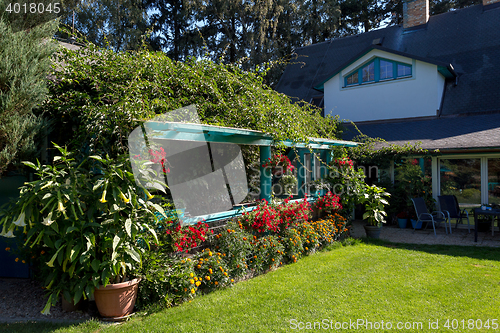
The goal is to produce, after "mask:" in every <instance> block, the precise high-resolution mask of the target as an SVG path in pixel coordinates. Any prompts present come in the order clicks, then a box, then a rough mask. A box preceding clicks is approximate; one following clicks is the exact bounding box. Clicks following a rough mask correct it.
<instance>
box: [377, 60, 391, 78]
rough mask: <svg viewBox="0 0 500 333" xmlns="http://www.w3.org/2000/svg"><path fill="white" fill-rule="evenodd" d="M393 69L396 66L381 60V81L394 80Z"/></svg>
mask: <svg viewBox="0 0 500 333" xmlns="http://www.w3.org/2000/svg"><path fill="white" fill-rule="evenodd" d="M393 67H394V64H393V63H392V62H390V61H386V60H380V79H381V80H386V79H392V78H393V76H394V75H393V74H392V73H393V70H392V69H393Z"/></svg>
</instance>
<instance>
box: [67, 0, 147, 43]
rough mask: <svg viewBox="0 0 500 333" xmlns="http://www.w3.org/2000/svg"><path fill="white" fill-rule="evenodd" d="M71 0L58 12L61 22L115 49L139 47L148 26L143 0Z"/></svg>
mask: <svg viewBox="0 0 500 333" xmlns="http://www.w3.org/2000/svg"><path fill="white" fill-rule="evenodd" d="M70 1H71V2H69V3H68V4H67V5H65V7H64V11H63V12H62V13H61V15H62V16H61V22H62V23H63V24H65V25H67V26H68V27H71V28H73V26H74V28H75V30H76V31H78V32H79V33H80V34H83V35H84V36H85V38H86V39H87V40H88V41H90V42H92V43H94V44H96V45H98V46H101V47H110V48H112V49H114V50H117V51H123V50H131V49H138V48H139V47H140V45H141V37H142V36H143V35H144V34H145V33H146V30H147V28H148V17H147V13H146V2H145V1H143V0H86V1H74V0H70ZM73 18H74V19H73Z"/></svg>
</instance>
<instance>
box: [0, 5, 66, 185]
mask: <svg viewBox="0 0 500 333" xmlns="http://www.w3.org/2000/svg"><path fill="white" fill-rule="evenodd" d="M7 5H8V3H6V2H4V1H0V9H1V10H3V12H5V9H6V6H7ZM9 14H11V15H10V16H9V15H6V16H2V17H0V59H1V61H0V176H1V175H2V174H5V172H6V171H7V169H8V168H9V166H12V164H13V163H14V162H15V161H16V160H19V159H20V158H27V157H32V156H33V155H34V152H36V144H35V141H34V139H35V137H36V135H37V134H38V133H39V131H40V129H41V128H42V127H43V125H44V120H43V119H42V118H41V117H39V116H36V115H34V114H33V108H34V107H35V106H36V105H37V104H40V103H42V102H43V101H44V99H45V97H46V95H47V87H46V81H47V76H48V74H49V72H50V69H51V61H50V57H51V55H52V54H53V53H54V51H55V50H56V47H57V44H56V43H55V42H54V41H52V40H51V38H50V37H51V36H52V35H53V34H54V32H55V29H56V28H57V24H58V23H57V21H54V20H51V21H48V22H45V23H44V22H43V21H42V22H40V21H36V20H40V17H37V18H34V16H32V17H33V21H30V19H29V18H27V19H26V20H20V19H19V17H16V16H15V15H12V13H9ZM35 16H36V15H35Z"/></svg>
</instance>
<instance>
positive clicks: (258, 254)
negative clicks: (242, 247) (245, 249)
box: [249, 236, 285, 273]
mask: <svg viewBox="0 0 500 333" xmlns="http://www.w3.org/2000/svg"><path fill="white" fill-rule="evenodd" d="M251 244H252V245H253V257H252V258H250V262H249V267H250V268H251V269H252V270H253V271H254V272H255V273H260V272H263V271H265V270H267V269H273V268H276V267H278V266H279V265H281V264H282V261H281V259H282V258H283V254H284V250H285V247H284V246H283V244H281V243H280V242H279V239H278V237H276V236H264V237H261V238H257V237H255V238H254V241H253V242H252V243H251Z"/></svg>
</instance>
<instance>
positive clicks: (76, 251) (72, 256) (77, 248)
mask: <svg viewBox="0 0 500 333" xmlns="http://www.w3.org/2000/svg"><path fill="white" fill-rule="evenodd" d="M80 249H81V245H80V244H78V245H76V246H75V247H74V248H73V249H72V250H71V254H70V256H69V260H71V261H72V262H73V261H75V259H76V258H77V256H78V255H79V254H80Z"/></svg>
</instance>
